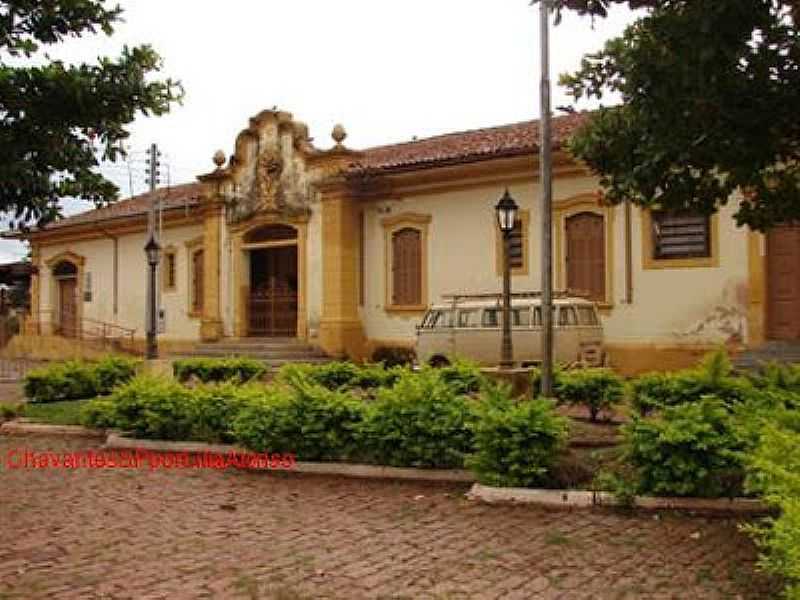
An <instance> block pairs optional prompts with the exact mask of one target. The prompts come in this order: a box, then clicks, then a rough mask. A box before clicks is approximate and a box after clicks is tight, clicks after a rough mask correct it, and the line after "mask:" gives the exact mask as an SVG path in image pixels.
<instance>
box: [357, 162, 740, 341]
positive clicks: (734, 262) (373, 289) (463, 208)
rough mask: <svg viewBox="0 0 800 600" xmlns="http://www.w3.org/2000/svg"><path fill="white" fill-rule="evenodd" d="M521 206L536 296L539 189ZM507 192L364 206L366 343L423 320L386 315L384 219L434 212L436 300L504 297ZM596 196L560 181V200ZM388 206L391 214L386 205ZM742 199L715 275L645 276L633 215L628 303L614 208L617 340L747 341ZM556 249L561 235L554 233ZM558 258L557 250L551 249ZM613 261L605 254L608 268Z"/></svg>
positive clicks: (620, 228) (728, 215)
mask: <svg viewBox="0 0 800 600" xmlns="http://www.w3.org/2000/svg"><path fill="white" fill-rule="evenodd" d="M509 189H510V191H511V194H512V195H513V196H514V198H515V199H516V201H517V203H518V204H519V205H520V208H523V209H528V210H530V224H529V227H530V230H529V232H528V235H529V240H530V241H529V257H528V260H529V265H530V268H529V275H527V276H514V277H513V281H512V286H513V288H514V289H516V290H538V289H540V287H541V284H540V282H541V279H540V272H541V268H540V261H541V258H540V256H541V254H540V244H541V242H540V239H541V236H540V229H541V225H540V213H539V211H538V205H539V201H538V199H539V188H538V185H536V186H534V185H533V184H530V185H524V184H516V185H510V186H509ZM503 190H504V187H503V186H500V185H493V186H490V187H476V188H471V189H468V190H464V191H457V192H448V193H442V194H431V195H426V196H414V197H410V198H407V199H404V200H400V201H389V200H388V199H387V201H385V202H377V203H374V204H371V205H366V207H365V210H366V212H365V220H366V224H365V229H366V232H365V233H366V261H365V266H366V268H365V271H366V297H365V304H364V307H363V308H362V310H361V314H362V319H363V321H364V326H365V330H366V334H367V337H368V338H370V339H376V340H385V341H392V340H394V341H409V340H412V339H413V337H414V327H415V325H416V324H417V323H418V322H419V316H418V315H415V316H411V317H407V316H400V315H396V314H391V313H387V312H386V311H385V310H384V299H385V285H386V276H387V273H386V257H385V241H384V229H383V227H382V225H381V220H382V219H383V218H385V217H392V216H396V215H400V214H402V213H405V212H412V213H422V214H429V215H431V223H430V225H429V237H428V243H429V247H428V256H429V264H428V287H429V297H428V300H429V302H431V303H434V302H437V301H439V300H440V298H441V295H442V294H445V293H450V292H499V291H500V290H501V289H502V279H501V277H499V276H498V275H497V272H496V269H495V260H496V257H495V232H494V227H495V221H494V204H495V203H496V201H497V200H498V198H499V197H500V196H501V195H502V193H503ZM597 190H598V185H597V181H596V179H594V178H591V177H580V178H563V179H557V180H556V181H555V182H554V193H553V197H554V202H556V203H558V202H559V201H562V200H567V199H569V198H572V197H574V196H577V195H580V194H584V193H592V192H596V191H597ZM386 206H391V212H389V213H382V212H379V207H386ZM735 209H736V202H731V203H730V205H729V206H727V207H724V208H723V209H722V210H721V212H720V215H719V228H718V232H719V236H720V240H719V252H720V260H719V267H718V268H682V269H677V268H676V269H655V270H644V269H643V264H642V221H641V214H640V211H639V210H638V209H636V208H634V209H633V210H632V213H633V214H632V217H633V218H632V251H633V253H632V254H633V261H632V262H633V288H634V296H633V303H632V304H630V305H627V304H625V303H624V301H625V243H624V228H625V220H624V219H625V214H624V209H623V207H621V206H620V207H617V208H616V209H615V211H614V219H613V220H614V249H613V276H612V294H611V297H612V300H613V307H612V308H611V309H610V310H609V311H607V312H605V315H604V324H605V329H606V337H607V340H608V341H610V342H636V343H639V342H654V343H667V344H675V343H718V342H723V341H725V340H726V339H727V338H728V337H729V336H730V333H729V332H730V329H731V328H738V329H739V330H741V331H742V333H743V334H744V335H745V336H746V309H747V306H746V302H747V300H746V298H747V281H748V264H747V230H746V229H738V228H736V226H735V223H734V221H733V219H732V214H733V212H735ZM554 243H555V235H554ZM554 256H555V252H554ZM609 258H610V257H607V261H608V260H609Z"/></svg>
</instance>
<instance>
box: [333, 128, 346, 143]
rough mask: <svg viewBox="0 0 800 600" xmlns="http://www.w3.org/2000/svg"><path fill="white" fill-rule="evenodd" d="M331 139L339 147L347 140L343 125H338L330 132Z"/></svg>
mask: <svg viewBox="0 0 800 600" xmlns="http://www.w3.org/2000/svg"><path fill="white" fill-rule="evenodd" d="M331 137H332V138H333V141H334V142H336V145H337V146H341V145H342V142H344V140H345V139H346V138H347V131H345V128H344V125H342V124H341V123H338V124H337V125H336V126H335V127H334V128H333V131H332V132H331Z"/></svg>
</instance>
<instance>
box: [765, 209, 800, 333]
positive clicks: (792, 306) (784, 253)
mask: <svg viewBox="0 0 800 600" xmlns="http://www.w3.org/2000/svg"><path fill="white" fill-rule="evenodd" d="M767 338H769V339H772V340H794V341H800V225H798V224H793V225H779V226H776V227H773V228H772V229H771V230H770V231H769V233H767Z"/></svg>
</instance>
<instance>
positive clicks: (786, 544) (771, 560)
mask: <svg viewBox="0 0 800 600" xmlns="http://www.w3.org/2000/svg"><path fill="white" fill-rule="evenodd" d="M747 467H748V478H747V486H748V489H749V490H750V491H755V492H758V493H760V494H762V495H763V497H764V500H765V501H766V502H767V503H769V504H770V505H772V506H773V507H775V508H776V509H778V511H779V516H778V517H774V518H769V519H766V520H765V521H764V522H763V523H761V524H760V525H756V526H750V527H748V528H747V529H748V530H749V531H750V533H751V534H753V536H754V538H755V541H756V543H757V545H758V546H759V548H760V549H761V551H762V555H761V559H760V562H759V564H760V565H761V567H763V568H764V569H765V570H767V571H769V572H771V573H775V574H777V575H780V576H781V577H783V578H784V579H785V580H786V582H787V587H786V596H787V597H788V598H800V414H798V413H797V412H796V411H776V412H775V413H774V414H773V415H772V419H771V420H770V422H767V423H765V424H764V426H763V428H762V435H761V440H760V443H759V445H758V447H757V448H756V449H755V450H754V451H753V452H752V453H750V454H749V455H748V457H747Z"/></svg>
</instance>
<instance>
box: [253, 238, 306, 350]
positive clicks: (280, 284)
mask: <svg viewBox="0 0 800 600" xmlns="http://www.w3.org/2000/svg"><path fill="white" fill-rule="evenodd" d="M244 250H245V251H246V252H247V253H248V254H249V261H248V262H249V298H248V301H247V309H248V310H247V335H248V336H255V337H295V336H296V335H297V305H298V291H299V288H298V268H297V230H296V229H295V228H294V227H290V226H288V225H265V226H262V227H258V228H257V229H254V230H252V231H250V232H248V233H247V234H246V235H245V237H244Z"/></svg>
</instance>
